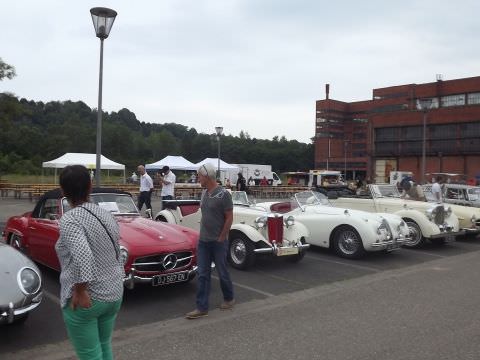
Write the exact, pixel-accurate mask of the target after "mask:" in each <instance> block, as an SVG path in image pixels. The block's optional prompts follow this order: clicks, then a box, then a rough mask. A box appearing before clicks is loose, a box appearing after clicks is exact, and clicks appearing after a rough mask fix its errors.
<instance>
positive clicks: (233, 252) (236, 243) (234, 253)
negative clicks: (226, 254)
mask: <svg viewBox="0 0 480 360" xmlns="http://www.w3.org/2000/svg"><path fill="white" fill-rule="evenodd" d="M246 256H247V247H246V246H245V243H244V242H243V241H242V240H240V239H234V240H233V241H232V245H231V246H230V257H231V258H232V260H233V261H234V262H235V264H242V263H243V262H244V261H245V258H246Z"/></svg>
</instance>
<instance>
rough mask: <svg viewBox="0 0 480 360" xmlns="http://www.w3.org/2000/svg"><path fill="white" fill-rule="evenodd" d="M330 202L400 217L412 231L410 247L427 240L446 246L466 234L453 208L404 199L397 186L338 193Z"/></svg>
mask: <svg viewBox="0 0 480 360" xmlns="http://www.w3.org/2000/svg"><path fill="white" fill-rule="evenodd" d="M329 200H330V202H331V203H332V204H333V205H334V206H338V207H342V208H350V209H357V210H363V211H368V212H372V213H389V214H395V215H398V216H400V217H401V218H402V219H403V220H404V221H405V222H406V223H407V226H408V227H409V229H410V237H411V239H410V241H408V242H406V243H405V246H407V247H418V246H421V245H422V244H423V243H424V242H425V240H426V239H428V240H430V241H431V242H433V243H438V244H443V243H445V242H449V241H454V240H455V238H456V236H458V235H463V234H464V231H463V230H461V229H460V224H459V220H458V218H457V216H456V215H455V214H454V213H453V212H452V208H451V207H450V206H446V205H444V204H434V203H428V202H425V201H415V200H408V199H405V198H402V197H401V195H400V192H399V191H398V189H397V187H396V186H395V185H388V184H385V185H377V184H370V185H368V187H367V193H366V194H365V195H361V196H355V195H352V196H348V197H347V196H342V197H339V198H337V197H336V194H329Z"/></svg>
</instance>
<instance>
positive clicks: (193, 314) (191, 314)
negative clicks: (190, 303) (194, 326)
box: [185, 309, 208, 319]
mask: <svg viewBox="0 0 480 360" xmlns="http://www.w3.org/2000/svg"><path fill="white" fill-rule="evenodd" d="M204 316H208V311H200V310H198V309H195V310H193V311H190V312H189V313H187V314H186V315H185V317H186V318H187V319H198V318H201V317H204Z"/></svg>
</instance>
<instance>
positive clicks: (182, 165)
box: [145, 155, 198, 170]
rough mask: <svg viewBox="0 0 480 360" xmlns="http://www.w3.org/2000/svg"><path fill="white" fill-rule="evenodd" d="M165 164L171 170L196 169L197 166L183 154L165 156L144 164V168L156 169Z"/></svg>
mask: <svg viewBox="0 0 480 360" xmlns="http://www.w3.org/2000/svg"><path fill="white" fill-rule="evenodd" d="M165 165H167V166H168V167H169V168H170V169H172V170H197V168H198V166H196V165H195V164H194V163H192V162H190V161H188V160H187V159H185V158H184V157H183V156H172V155H168V156H165V157H164V158H163V159H162V160H159V161H157V162H154V163H152V164H146V165H145V169H147V170H157V169H161V168H162V167H164V166H165Z"/></svg>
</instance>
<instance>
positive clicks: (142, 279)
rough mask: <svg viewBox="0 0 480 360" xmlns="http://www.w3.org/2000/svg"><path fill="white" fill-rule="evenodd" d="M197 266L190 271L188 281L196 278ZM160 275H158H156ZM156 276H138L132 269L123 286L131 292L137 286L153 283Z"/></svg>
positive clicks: (124, 279)
mask: <svg viewBox="0 0 480 360" xmlns="http://www.w3.org/2000/svg"><path fill="white" fill-rule="evenodd" d="M197 268H198V267H197V266H194V267H193V268H192V269H190V270H189V271H188V275H187V276H188V280H191V279H193V278H194V277H195V275H196V274H197ZM156 275H158V274H156ZM156 275H153V276H138V275H137V270H136V269H135V268H131V269H130V273H129V274H128V275H127V276H126V277H124V278H123V285H124V286H125V287H126V288H127V289H129V290H132V289H133V288H135V285H136V284H147V283H151V282H152V280H153V278H154V277H155V276H156Z"/></svg>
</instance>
